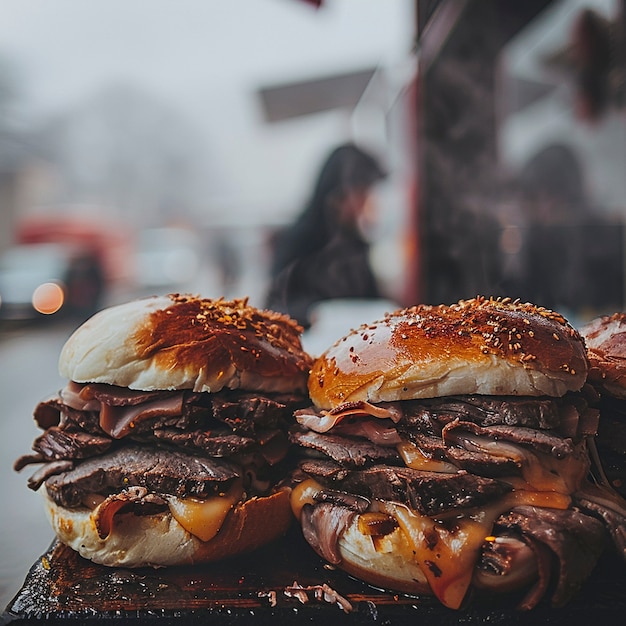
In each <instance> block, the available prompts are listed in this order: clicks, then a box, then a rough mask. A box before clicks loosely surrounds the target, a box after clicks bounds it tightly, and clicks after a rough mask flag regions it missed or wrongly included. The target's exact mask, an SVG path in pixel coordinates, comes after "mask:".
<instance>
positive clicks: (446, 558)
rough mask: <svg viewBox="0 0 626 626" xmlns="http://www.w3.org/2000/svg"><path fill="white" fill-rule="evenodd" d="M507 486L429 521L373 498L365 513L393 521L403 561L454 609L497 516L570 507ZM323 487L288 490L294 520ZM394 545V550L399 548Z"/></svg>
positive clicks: (566, 499)
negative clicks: (403, 543)
mask: <svg viewBox="0 0 626 626" xmlns="http://www.w3.org/2000/svg"><path fill="white" fill-rule="evenodd" d="M510 482H511V483H512V484H513V487H514V488H513V490H512V491H511V492H510V493H508V494H506V495H504V496H503V497H501V498H499V499H498V500H497V501H495V502H493V503H491V504H488V505H486V506H483V507H481V508H480V509H468V510H464V511H463V510H455V511H450V512H449V513H448V514H446V515H441V516H437V517H436V518H433V517H428V516H426V515H421V514H419V513H418V512H417V511H414V510H412V509H410V508H409V507H407V506H406V505H404V504H399V503H396V502H384V501H379V500H378V501H377V500H374V501H373V502H372V506H371V507H370V511H381V512H384V513H386V514H387V515H390V516H392V517H394V518H395V519H396V521H397V522H398V525H399V527H400V530H401V531H402V533H403V534H404V536H405V537H406V539H407V545H408V547H409V549H407V551H406V553H405V556H404V558H406V559H410V560H413V561H415V562H416V563H417V564H418V566H419V568H420V569H421V571H422V572H423V573H424V576H425V577H426V580H427V581H428V584H429V586H430V588H431V590H432V592H433V593H434V595H435V596H436V597H437V598H438V599H439V601H440V602H441V603H442V604H444V605H445V606H447V607H449V608H453V609H457V608H459V607H460V606H461V603H462V602H463V599H464V597H465V595H466V593H467V589H468V588H469V585H470V583H471V581H472V576H473V574H474V567H475V565H476V562H477V560H478V557H479V555H480V550H481V546H482V544H483V542H484V541H485V538H486V537H488V536H490V535H491V534H492V532H493V524H494V522H495V520H496V519H497V518H498V517H499V516H500V515H501V514H502V513H505V512H507V511H510V510H511V509H512V508H514V507H516V506H521V505H530V506H538V507H546V508H556V509H567V508H568V507H569V506H570V504H571V498H570V496H569V494H565V493H560V492H559V491H538V490H536V489H535V488H534V487H533V486H532V485H531V484H529V483H528V482H526V481H525V480H523V479H521V478H519V479H511V481H510ZM322 489H323V487H322V485H320V484H319V483H318V482H317V481H315V480H313V479H307V480H305V481H303V482H301V483H300V484H299V485H297V486H296V487H295V488H294V489H293V490H292V493H291V507H292V510H293V512H294V515H295V516H296V517H297V518H298V519H299V518H300V513H301V511H302V507H303V506H304V505H305V504H315V502H316V501H315V495H316V493H317V492H318V491H320V490H322ZM393 545H394V548H395V549H397V548H398V545H400V544H399V543H397V542H394V544H393ZM377 550H378V547H377Z"/></svg>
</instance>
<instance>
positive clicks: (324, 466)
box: [300, 459, 349, 484]
mask: <svg viewBox="0 0 626 626" xmlns="http://www.w3.org/2000/svg"><path fill="white" fill-rule="evenodd" d="M300 469H301V470H302V471H303V472H304V473H305V474H308V475H309V476H312V477H314V478H319V479H320V480H321V481H322V482H324V483H325V484H328V483H329V482H335V481H336V482H339V481H342V480H343V479H344V478H345V477H346V476H347V475H348V472H349V470H347V469H346V468H345V467H342V466H341V465H339V463H336V462H335V461H331V460H330V459H307V460H304V461H302V462H301V463H300Z"/></svg>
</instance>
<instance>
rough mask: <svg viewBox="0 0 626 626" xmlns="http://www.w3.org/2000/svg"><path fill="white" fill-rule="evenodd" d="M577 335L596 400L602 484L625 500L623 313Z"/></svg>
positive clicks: (625, 319) (625, 352)
mask: <svg viewBox="0 0 626 626" xmlns="http://www.w3.org/2000/svg"><path fill="white" fill-rule="evenodd" d="M580 332H581V334H582V336H583V338H584V339H585V343H586V345H587V356H588V357H589V375H588V378H587V380H588V382H589V384H590V385H591V386H593V387H594V389H595V390H596V391H597V392H598V396H599V404H598V406H599V410H600V421H599V425H598V435H597V437H596V439H595V445H596V448H597V453H598V456H599V458H600V463H601V466H602V468H603V470H604V478H605V484H609V485H610V486H611V487H612V488H613V489H615V490H616V491H618V492H619V493H620V494H621V495H622V497H626V313H622V312H620V313H614V314H612V315H602V316H600V317H597V318H595V319H593V320H591V321H590V322H588V323H587V324H585V325H584V326H583V327H582V328H581V329H580Z"/></svg>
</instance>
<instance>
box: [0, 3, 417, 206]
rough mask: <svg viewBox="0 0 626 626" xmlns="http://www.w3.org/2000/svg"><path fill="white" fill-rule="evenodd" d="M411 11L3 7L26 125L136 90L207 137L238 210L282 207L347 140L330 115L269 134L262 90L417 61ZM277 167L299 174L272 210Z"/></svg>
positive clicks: (0, 31) (392, 7)
mask: <svg viewBox="0 0 626 626" xmlns="http://www.w3.org/2000/svg"><path fill="white" fill-rule="evenodd" d="M413 5H414V0H326V2H325V3H324V5H323V7H322V8H321V9H315V8H314V7H312V6H311V5H309V4H308V3H306V2H303V1H302V0H54V1H49V0H0V15H1V16H2V17H1V19H0V58H3V59H4V61H5V62H9V63H10V64H11V66H12V68H13V71H14V72H16V73H17V76H18V79H19V84H18V87H19V90H20V94H21V97H22V104H23V110H22V112H23V114H24V115H25V116H27V118H29V119H37V118H39V117H40V116H44V115H48V114H50V113H52V112H57V111H63V110H64V109H67V108H70V107H72V106H75V105H77V104H79V103H80V102H81V101H84V100H85V99H87V98H88V97H89V96H90V95H91V94H93V93H94V92H97V91H98V90H99V89H101V88H102V87H103V86H105V85H106V84H107V83H115V82H118V83H119V82H125V81H126V82H131V83H132V84H134V85H136V86H138V87H141V88H144V89H145V90H147V91H148V92H149V93H153V94H155V95H156V96H158V97H159V98H160V99H162V100H163V101H164V102H168V103H171V104H173V105H175V106H176V107H177V108H179V109H180V110H181V111H182V112H183V114H185V115H187V116H189V118H190V120H192V121H193V122H194V123H200V124H202V125H203V126H204V129H203V132H204V133H205V134H206V141H207V142H208V143H210V145H211V151H212V153H213V154H215V153H216V151H217V153H218V155H219V159H220V161H221V167H222V170H223V180H224V184H225V187H227V188H228V189H227V191H226V192H225V193H227V194H230V195H231V196H237V198H240V199H241V202H242V203H245V202H249V201H250V199H251V198H258V197H261V196H265V197H266V198H267V201H268V202H270V203H274V204H281V203H282V204H283V205H285V204H287V203H290V202H292V201H293V199H294V196H295V195H296V193H297V191H296V187H297V186H300V187H302V184H303V180H302V179H303V177H305V176H309V171H310V169H311V167H312V166H313V164H315V165H317V163H318V162H319V159H320V155H321V154H322V153H323V151H324V149H325V146H331V145H332V144H333V140H334V138H335V137H334V135H340V133H341V132H345V128H339V127H338V123H337V121H336V120H333V119H331V117H330V116H324V115H321V116H317V117H316V118H315V119H313V120H302V121H298V122H295V123H287V124H285V125H283V127H282V128H280V127H277V126H273V127H271V128H268V127H263V125H262V123H261V122H262V120H261V118H260V112H259V104H258V101H256V100H255V99H254V92H255V90H256V89H257V88H258V87H260V86H264V85H268V84H275V83H280V82H286V81H291V80H302V79H307V78H316V77H318V76H320V75H325V74H329V73H333V72H341V71H344V70H350V69H360V68H366V67H371V66H388V65H393V64H395V63H398V62H401V61H402V59H404V58H406V57H407V56H409V55H410V51H411V45H412V37H413V28H414V22H413V12H412V11H413ZM305 129H308V130H305ZM338 138H339V139H341V137H338ZM272 159H279V163H280V161H287V162H288V163H289V164H290V166H291V167H292V169H293V175H292V176H290V177H289V181H290V182H291V189H289V185H285V186H284V191H283V197H282V198H276V199H271V198H269V195H271V194H270V191H271V189H272V188H273V189H276V187H277V185H276V184H275V183H274V184H273V185H272V180H271V178H272V177H271V175H270V173H268V172H267V171H266V167H267V164H268V162H269V161H271V160H272ZM282 165H283V166H284V163H282ZM242 172H243V176H244V178H243V179H242Z"/></svg>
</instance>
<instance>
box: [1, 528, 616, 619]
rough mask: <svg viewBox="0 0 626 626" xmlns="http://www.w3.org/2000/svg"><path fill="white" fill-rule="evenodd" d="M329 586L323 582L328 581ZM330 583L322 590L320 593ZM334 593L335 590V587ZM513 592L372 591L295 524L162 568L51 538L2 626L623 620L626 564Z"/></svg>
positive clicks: (605, 564) (609, 560)
mask: <svg viewBox="0 0 626 626" xmlns="http://www.w3.org/2000/svg"><path fill="white" fill-rule="evenodd" d="M324 585H327V587H324ZM324 591H326V594H324ZM332 592H335V594H338V595H333V593H332ZM515 600H516V599H515V598H510V597H509V598H504V597H498V598H494V597H490V598H485V597H478V596H476V597H474V598H472V600H471V602H469V603H468V606H467V607H465V608H463V609H461V610H459V611H452V610H450V609H446V608H445V607H442V606H441V605H440V604H439V603H438V602H437V601H436V600H434V599H433V598H428V597H409V596H405V595H401V594H394V593H388V592H384V591H380V590H377V589H374V588H372V587H370V586H368V585H366V584H364V583H361V582H359V581H357V580H354V579H353V578H351V577H349V576H347V575H346V574H344V573H343V572H341V571H338V570H335V569H332V568H329V567H328V566H326V565H325V564H324V563H323V562H322V560H321V559H319V558H318V557H317V555H315V554H314V553H313V551H312V550H311V549H310V548H309V546H308V545H307V544H306V543H305V542H304V540H303V539H302V537H301V535H300V533H299V530H296V529H292V530H291V531H290V532H289V533H288V534H287V535H286V536H285V537H284V538H282V539H281V540H279V541H277V542H275V543H274V544H272V545H270V546H266V547H264V548H261V549H260V550H257V551H256V552H254V553H252V554H249V555H246V556H240V557H236V558H233V559H229V560H227V561H223V562H221V563H216V564H210V565H198V566H192V567H175V568H163V569H148V568H146V569H133V570H131V569H122V568H109V567H103V566H98V565H95V564H93V563H91V562H90V561H86V560H85V559H82V558H81V557H80V556H78V555H77V554H76V553H75V552H74V551H73V550H71V549H69V548H67V547H65V546H63V545H61V544H58V543H56V542H55V543H53V544H52V545H51V546H50V548H49V549H48V551H47V552H46V553H45V554H43V555H42V557H41V558H40V559H38V561H37V562H36V563H35V564H34V565H33V566H32V568H31V570H30V571H29V572H28V575H27V577H26V580H25V582H24V585H23V586H22V588H21V589H20V591H19V592H18V593H17V595H16V596H15V598H14V599H13V600H12V601H11V603H10V604H9V606H8V607H7V609H6V611H5V613H4V614H3V615H2V617H1V618H0V625H1V626H5V625H8V624H11V626H18V625H20V624H34V623H37V624H40V623H41V621H42V620H44V621H45V622H46V623H48V624H50V623H51V624H64V625H67V624H68V623H74V624H85V623H107V624H108V623H110V624H112V625H113V624H133V625H134V626H143V625H148V624H149V625H162V624H181V623H184V624H207V623H211V624H218V625H222V624H224V625H230V624H232V625H247V624H257V625H258V624H265V623H269V622H270V621H271V623H272V624H275V625H276V626H279V625H280V626H282V625H283V624H307V623H315V624H318V623H319V624H367V623H372V624H385V625H395V624H405V623H411V624H429V625H435V624H436V625H437V626H446V625H448V624H460V623H463V624H490V625H492V624H506V625H507V626H514V625H516V624H519V625H526V624H528V625H532V626H536V624H538V623H542V624H567V625H568V626H571V625H572V624H579V623H582V622H583V621H584V622H586V623H598V624H603V625H604V624H607V625H608V624H618V623H619V624H622V623H623V620H624V615H626V564H624V563H623V562H622V561H621V560H619V559H618V558H617V557H616V556H613V555H609V556H607V557H605V558H604V559H603V560H602V561H601V562H600V563H599V564H598V567H597V568H596V570H595V572H594V574H593V575H592V577H591V578H590V579H589V580H588V581H587V583H586V584H585V586H584V587H583V589H582V590H581V592H580V593H579V595H578V596H577V597H576V598H575V599H574V600H573V601H572V602H570V604H568V605H567V606H566V607H564V608H560V609H554V608H551V607H549V606H539V607H537V608H536V609H534V610H533V611H529V612H524V611H518V610H516V609H514V608H512V607H514V606H515Z"/></svg>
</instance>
